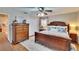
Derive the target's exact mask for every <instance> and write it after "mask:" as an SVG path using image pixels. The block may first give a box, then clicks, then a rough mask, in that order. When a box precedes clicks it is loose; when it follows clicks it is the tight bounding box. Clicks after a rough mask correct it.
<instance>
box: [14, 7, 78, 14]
mask: <svg viewBox="0 0 79 59" xmlns="http://www.w3.org/2000/svg"><path fill="white" fill-rule="evenodd" d="M15 9H16V10H19V11H22V12H26V13H29V14H31V13H37V12H38V8H37V7H19V8H15ZM45 10H52V11H53V12H52V13H49V14H51V15H58V14H66V13H73V12H78V11H79V8H77V7H45Z"/></svg>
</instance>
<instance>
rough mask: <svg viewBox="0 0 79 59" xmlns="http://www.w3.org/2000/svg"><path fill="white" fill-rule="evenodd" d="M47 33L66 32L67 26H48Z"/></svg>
mask: <svg viewBox="0 0 79 59" xmlns="http://www.w3.org/2000/svg"><path fill="white" fill-rule="evenodd" d="M47 30H48V31H55V32H61V33H62V32H67V26H48V29H47Z"/></svg>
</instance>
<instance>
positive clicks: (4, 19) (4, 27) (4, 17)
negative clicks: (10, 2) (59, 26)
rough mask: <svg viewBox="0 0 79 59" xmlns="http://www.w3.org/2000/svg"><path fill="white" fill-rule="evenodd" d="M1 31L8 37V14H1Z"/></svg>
mask: <svg viewBox="0 0 79 59" xmlns="http://www.w3.org/2000/svg"><path fill="white" fill-rule="evenodd" d="M0 33H2V34H4V35H5V36H6V37H8V15H5V14H0Z"/></svg>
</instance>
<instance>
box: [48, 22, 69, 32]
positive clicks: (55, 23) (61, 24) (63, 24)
mask: <svg viewBox="0 0 79 59" xmlns="http://www.w3.org/2000/svg"><path fill="white" fill-rule="evenodd" d="M51 25H54V26H67V28H68V33H69V24H66V23H65V22H61V21H53V22H50V23H49V24H48V26H51Z"/></svg>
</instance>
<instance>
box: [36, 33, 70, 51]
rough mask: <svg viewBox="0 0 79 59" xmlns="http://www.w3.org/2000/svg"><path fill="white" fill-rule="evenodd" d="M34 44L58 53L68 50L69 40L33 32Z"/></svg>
mask: <svg viewBox="0 0 79 59" xmlns="http://www.w3.org/2000/svg"><path fill="white" fill-rule="evenodd" d="M35 42H40V43H41V44H43V45H45V46H47V47H49V48H51V49H56V50H60V51H68V50H70V40H69V39H66V38H61V37H56V36H52V35H46V34H42V33H38V32H35Z"/></svg>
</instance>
